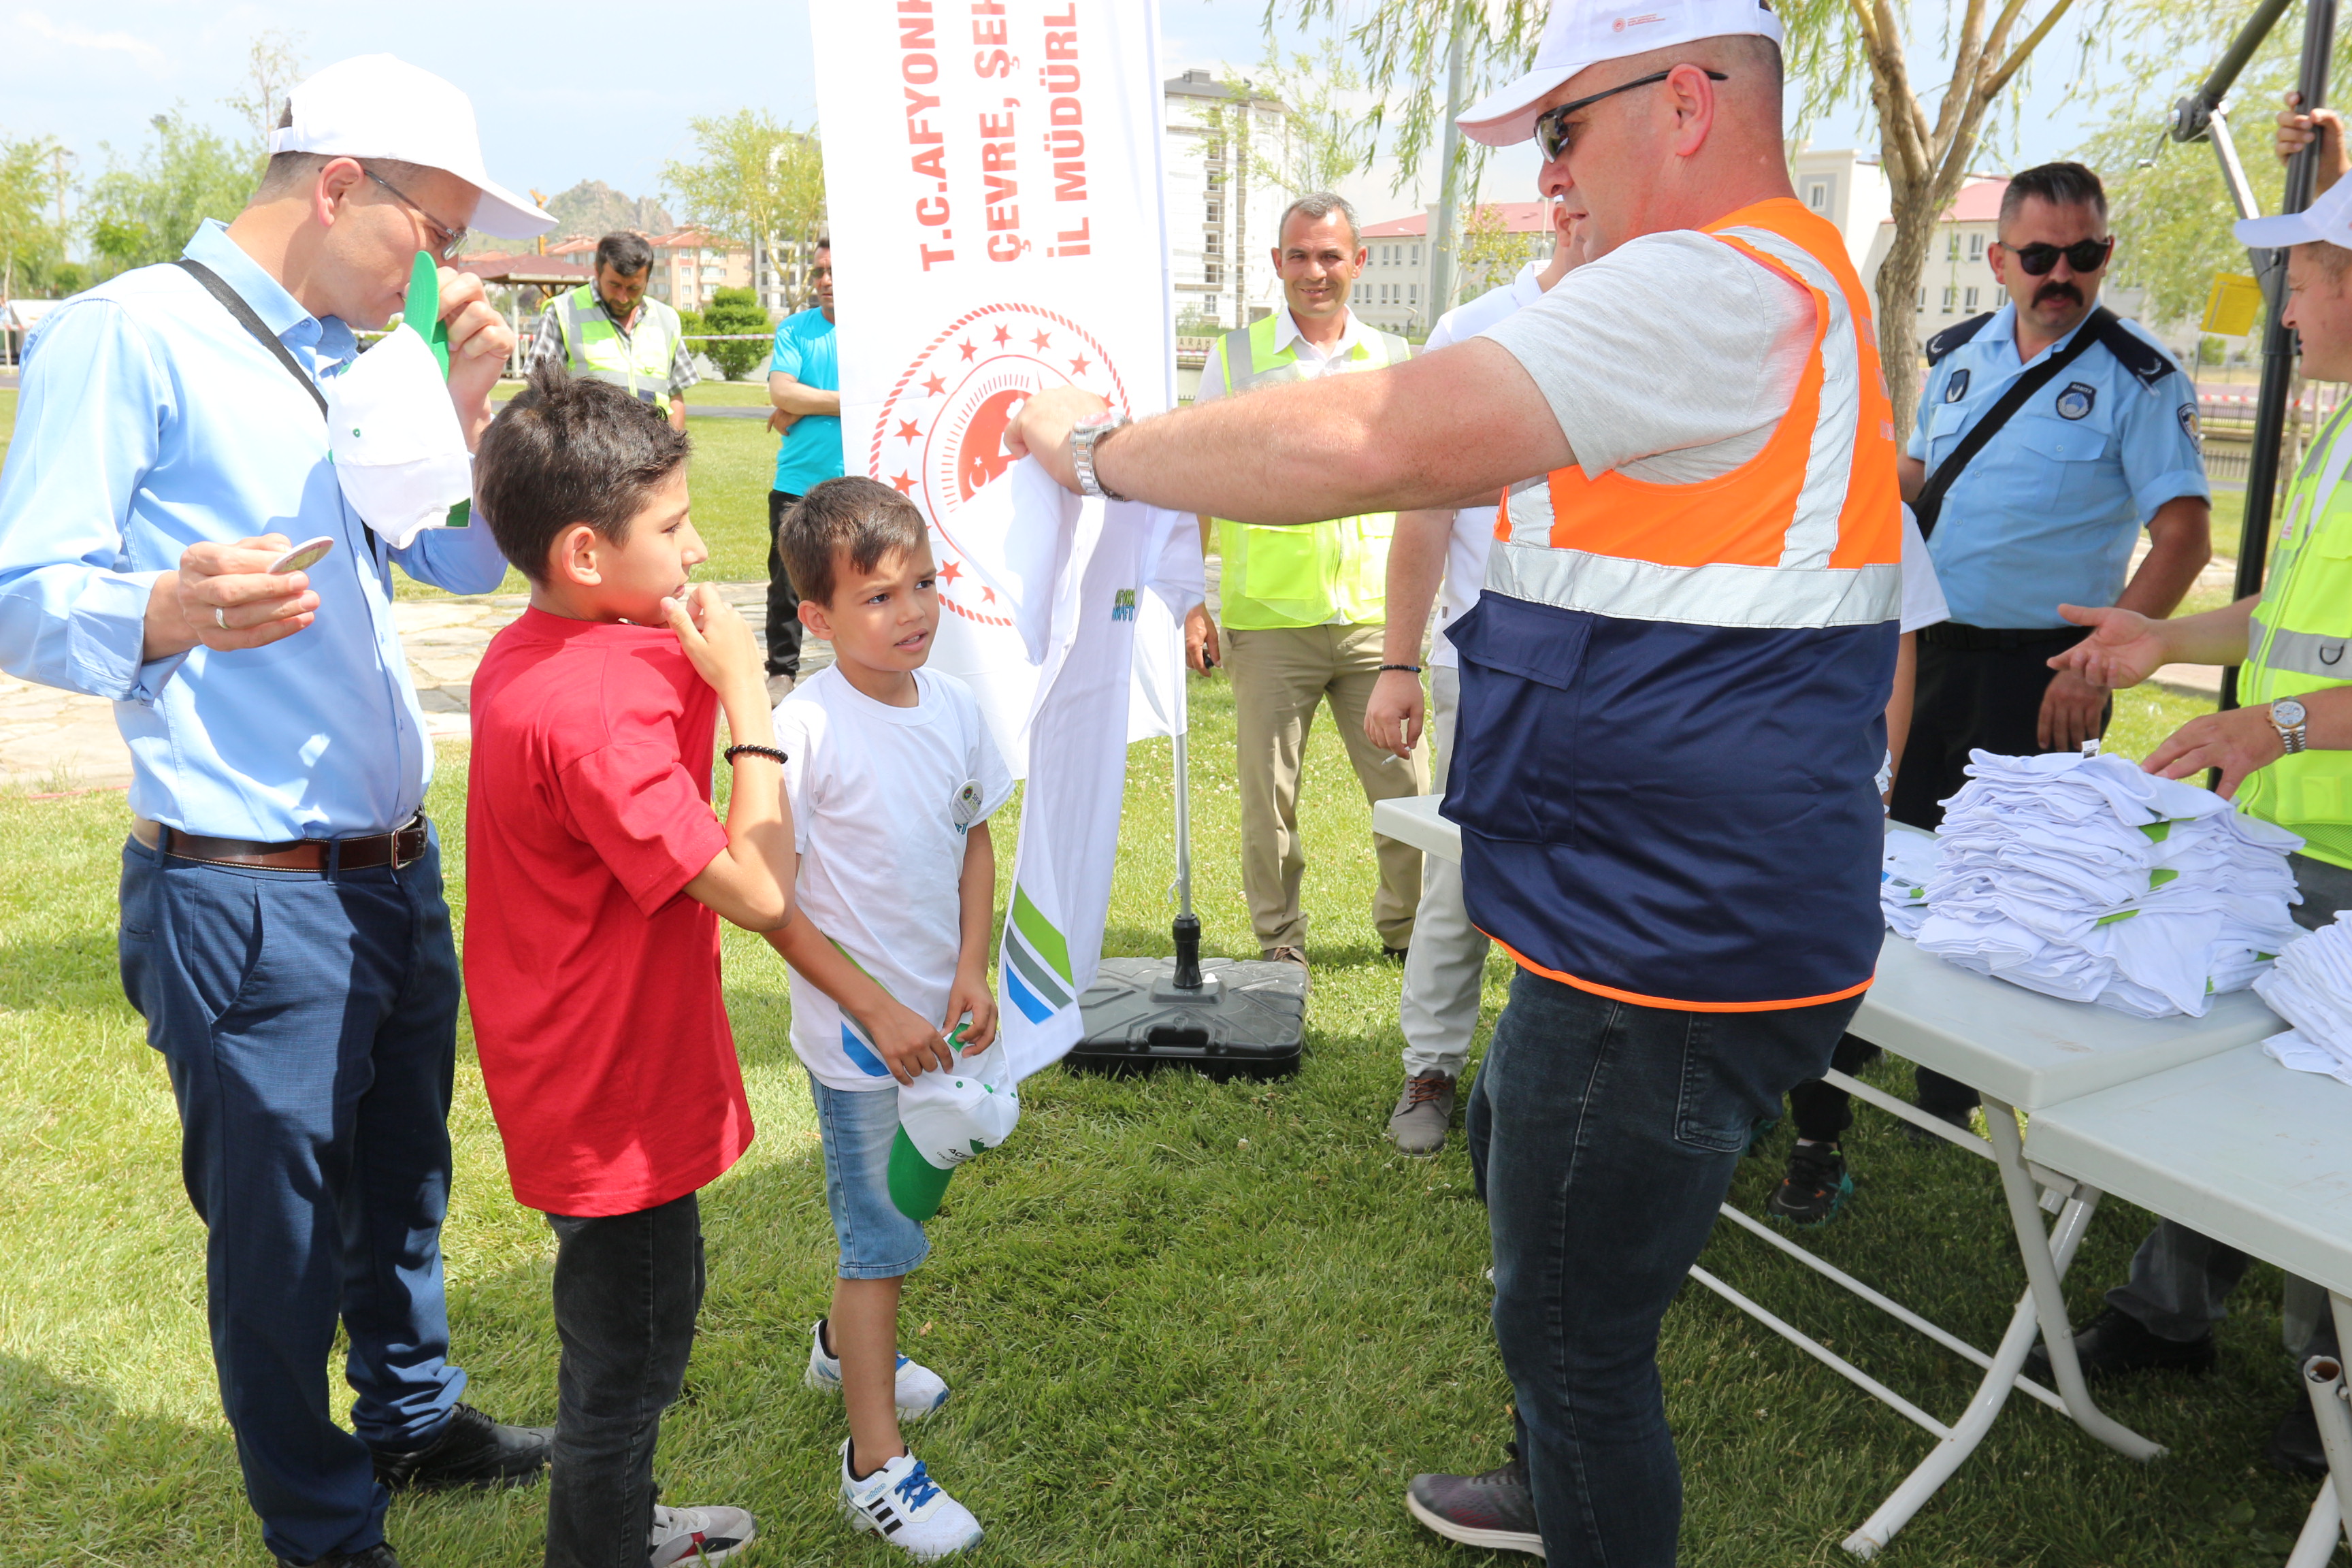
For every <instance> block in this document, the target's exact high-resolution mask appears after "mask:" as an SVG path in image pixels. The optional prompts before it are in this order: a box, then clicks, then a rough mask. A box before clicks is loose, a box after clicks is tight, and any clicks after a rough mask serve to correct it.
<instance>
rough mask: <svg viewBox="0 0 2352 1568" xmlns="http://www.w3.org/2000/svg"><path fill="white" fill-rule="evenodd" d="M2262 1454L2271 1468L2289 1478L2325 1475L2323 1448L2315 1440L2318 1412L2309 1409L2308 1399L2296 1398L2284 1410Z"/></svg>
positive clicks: (2325, 1454)
mask: <svg viewBox="0 0 2352 1568" xmlns="http://www.w3.org/2000/svg"><path fill="white" fill-rule="evenodd" d="M2263 1456H2264V1457H2265V1458H2268V1459H2269V1460H2270V1462H2271V1463H2272V1464H2273V1466H2275V1467H2276V1468H2279V1469H2282V1470H2284V1471H2285V1472H2286V1473H2287V1474H2288V1475H2291V1476H2315V1477H2316V1476H2324V1475H2326V1473H2327V1448H2326V1445H2325V1444H2323V1443H2321V1442H2320V1440H2319V1412H2317V1411H2315V1410H2314V1409H2313V1408H2312V1407H2311V1400H2310V1399H2309V1397H2307V1396H2305V1397H2300V1398H2298V1399H2296V1400H2295V1402H2294V1405H2291V1406H2289V1407H2288V1410H2287V1413H2286V1415H2284V1417H2282V1418H2281V1419H2280V1421H2279V1424H2278V1426H2275V1427H2273V1429H2272V1431H2271V1440H2270V1446H2269V1447H2266V1448H2264V1449H2263Z"/></svg>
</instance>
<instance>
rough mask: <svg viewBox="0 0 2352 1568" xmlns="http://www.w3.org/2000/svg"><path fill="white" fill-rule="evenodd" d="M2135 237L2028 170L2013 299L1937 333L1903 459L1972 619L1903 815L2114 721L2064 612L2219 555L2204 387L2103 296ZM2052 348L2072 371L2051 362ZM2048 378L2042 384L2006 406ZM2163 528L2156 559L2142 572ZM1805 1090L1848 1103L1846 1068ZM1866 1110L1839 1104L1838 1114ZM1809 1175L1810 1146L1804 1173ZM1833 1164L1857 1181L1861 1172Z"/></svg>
mask: <svg viewBox="0 0 2352 1568" xmlns="http://www.w3.org/2000/svg"><path fill="white" fill-rule="evenodd" d="M2114 253H2115V240H2114V237H2113V236H2111V235H2110V234H2109V232H2108V229H2107V199H2106V192H2105V190H2104V189H2103V188H2102V186H2101V185H2100V184H2099V176H2098V175H2097V174H2095V173H2093V172H2092V171H2091V170H2089V169H2087V168H2084V166H2083V165H2082V164H2080V163H2044V164H2042V165H2041V166H2040V167H2038V168H2032V169H2028V170H2026V171H2025V172H2024V173H2022V174H2018V175H2017V176H2016V177H2014V178H2013V179H2011V181H2010V183H2009V188H2008V190H2007V191H2006V192H2005V193H2004V194H2003V195H2002V196H2001V203H2000V237H1999V240H1998V242H1997V243H1995V244H1994V245H1993V246H1992V247H1990V249H1989V251H1988V253H1987V254H1988V257H1989V258H1990V261H1991V263H1992V268H1993V276H1994V277H1995V278H1996V279H1999V280H2000V284H2001V286H2002V288H2003V289H2006V290H2007V291H2008V293H2009V300H2010V302H2009V303H2008V304H2006V305H2003V306H2002V307H2001V308H2000V310H1995V311H1993V312H1991V313H1990V314H1989V315H1983V316H1978V317H1976V318H1974V319H1973V320H1970V321H1962V322H1960V323H1959V324H1958V326H1955V327H1950V328H1948V329H1947V330H1945V331H1941V332H1939V333H1937V335H1936V336H1935V337H1933V338H1931V339H1929V340H1928V342H1927V360H1928V365H1929V369H1928V373H1927V384H1926V386H1924V387H1923V388H1922V389H1921V391H1920V395H1919V413H1918V422H1917V426H1916V428H1915V430H1914V431H1913V433H1912V437H1911V440H1910V443H1909V447H1908V449H1907V451H1906V455H1905V456H1904V458H1902V459H1901V465H1900V466H1901V470H1902V477H1903V496H1904V499H1905V500H1908V501H1910V502H1911V503H1912V504H1913V505H1914V507H1915V508H1916V509H1917V510H1918V511H1919V514H1920V517H1919V521H1920V524H1921V527H1922V529H1923V530H1925V531H1927V550H1928V553H1929V555H1930V556H1931V557H1932V558H1933V560H1934V561H1935V563H1936V577H1937V581H1938V582H1939V583H1940V584H1942V585H1943V590H1944V597H1945V599H1946V600H1947V601H1948V603H1949V604H1950V605H1951V613H1952V618H1951V619H1950V620H1949V621H1948V622H1946V623H1944V624H1943V625H1941V626H1928V627H1926V628H1923V629H1922V630H1921V631H1920V633H1919V651H1918V659H1919V662H1918V684H1917V689H1916V696H1915V698H1914V701H1913V707H1912V710H1911V732H1910V738H1909V740H1908V742H1906V744H1905V747H1904V751H1903V756H1902V759H1901V765H1900V768H1899V770H1898V772H1897V773H1895V794H1894V797H1893V801H1892V803H1891V805H1890V807H1889V809H1890V812H1891V814H1892V815H1893V816H1894V817H1895V820H1896V821H1898V822H1907V823H1910V824H1911V825H1912V826H1916V827H1925V828H1929V829H1932V828H1934V827H1935V826H1937V824H1938V823H1940V822H1941V821H1943V819H1944V808H1943V806H1942V805H1941V804H1940V803H1941V802H1943V801H1944V800H1946V799H1948V798H1949V797H1950V796H1951V795H1953V794H1954V793H1955V792H1956V791H1958V789H1959V787H1960V785H1961V784H1964V783H1966V782H1967V775H1966V773H1964V772H1963V770H1964V769H1965V768H1966V767H1967V766H1968V761H1969V751H1970V750H1971V749H1974V748H1979V747H1981V748H1982V749H1984V750H1986V751H1989V752H2000V753H2003V754H2006V755H2012V756H2014V755H2021V754H2026V753H2031V752H2059V751H2074V750H2076V749H2077V748H2079V747H2080V746H2081V745H2082V743H2083V742H2084V741H2087V740H2090V739H2092V738H2093V737H2095V736H2097V735H2100V734H2102V733H2104V732H2105V729H2106V721H2107V714H2108V711H2109V708H2110V703H2109V700H2108V697H2107V693H2106V692H2105V691H2104V690H2102V689H2099V688H2096V687H2094V686H2092V685H2090V684H2089V683H2088V682H2087V681H2084V679H2082V678H2081V677H2080V676H2077V675H2074V674H2072V673H2068V674H2063V675H2056V676H2053V674H2052V672H2051V669H2050V667H2049V665H2048V663H2047V661H2048V660H2049V659H2050V658H2051V657H2052V656H2053V655H2055V654H2057V653H2059V652H2061V651H2062V650H2063V649H2064V648H2065V647H2068V646H2070V645H2071V644H2073V643H2075V642H2078V641H2080V640H2081V639H2082V637H2084V635H2085V634H2084V628H2083V627H2080V626H2073V625H2070V624H2069V623H2068V622H2067V621H2066V619H2065V618H2064V617H2063V616H2060V615H2059V614H2058V606H2059V605H2061V604H2072V605H2123V606H2125V607H2126V608H2128V609H2134V610H2137V611H2139V612H2140V613H2141V614H2142V615H2145V616H2154V617H2157V618H2159V619H2160V618H2162V617H2164V616H2169V615H2170V614H2171V613H2172V611H2173V608H2174V606H2175V605H2179V603H2180V600H2181V597H2182V595H2185V594H2187V593H2188V592H2189V588H2190V586H2191V585H2192V584H2195V582H2196V581H2197V574H2198V572H2199V571H2200V569H2202V568H2203V566H2204V565H2205V563H2206V562H2207V561H2208V560H2210V558H2211V555H2212V534H2211V524H2212V515H2211V508H2210V504H2209V497H2210V494H2211V492H2210V489H2208V488H2207V486H2206V483H2205V465H2204V459H2203V458H2202V457H2201V456H2200V452H2199V450H2198V439H2197V387H2196V384H2195V383H2194V382H2192V381H2191V380H2190V379H2189V376H2188V375H2187V374H2183V372H2182V371H2181V370H2180V368H2179V365H2177V364H2175V363H2173V359H2172V356H2171V354H2170V353H2168V352H2167V351H2166V350H2165V349H2164V348H2163V346H2162V345H2160V344H2159V343H2158V342H2156V340H2155V339H2154V338H2153V337H2151V336H2150V335H2149V334H2148V333H2147V331H2145V330H2144V329H2143V328H2141V327H2140V326H2139V325H2138V324H2137V322H2133V321H2125V320H2122V319H2120V318H2118V317H2116V316H2115V315H2113V314H2112V313H2110V312H2107V311H2105V310H2101V309H2099V305H2098V300H2099V285H2100V283H2101V282H2102V281H2103V280H2104V279H2105V276H2106V269H2107V264H2108V262H2109V261H2110V260H2111V259H2112V258H2113V256H2114ZM2078 340H2084V341H2082V342H2079V343H2078ZM2053 360H2056V361H2059V362H2060V363H2059V366H2058V368H2057V370H2056V372H2055V373H2054V374H2049V375H2047V377H2046V378H2041V377H2039V375H2038V373H2040V372H2042V370H2043V368H2044V367H2046V366H2048V365H2049V364H2050V363H2052V362H2053ZM2028 377H2036V378H2037V379H2040V380H2041V384H2040V385H2038V386H2036V387H2034V388H2033V390H2032V392H2031V394H2030V395H2027V396H2026V397H2024V398H2023V399H2022V400H2021V401H2020V402H2018V403H2016V404H2015V405H2014V407H2013V408H2011V409H2007V410H2004V409H2003V408H2002V405H2003V403H2004V401H2005V400H2006V399H2007V398H2008V396H2009V394H2010V393H2011V390H2012V389H2013V388H2015V387H2016V386H2017V385H2018V384H2020V383H2021V381H2022V380H2024V379H2026V378H2028ZM2000 413H2006V418H2005V419H2004V420H2002V422H2001V423H2000V425H1999V426H1998V428H1997V429H1995V430H1994V431H1993V432H1992V433H1991V434H1990V436H1988V437H1986V438H1985V439H1984V440H1983V441H1982V443H1981V445H1980V446H1978V447H1977V449H1976V450H1974V451H1973V452H1970V451H1969V450H1967V448H1968V447H1970V446H1971V445H1974V444H1973V443H1971V442H1970V441H1969V437H1970V435H1971V433H1972V432H1974V431H1976V430H1978V429H1979V427H1980V426H1985V425H1987V424H1989V423H1990V421H1991V419H1992V416H1995V415H1996V414H2000ZM2143 527H2145V528H2146V529H2147V533H2148V553H2147V558H2146V559H2144V560H2143V561H2142V562H2141V563H2140V564H2139V568H2138V570H2137V571H2133V570H2132V569H2131V555H2132V546H2133V544H2134V543H2135V542H2137V538H2138V534H2139V531H2140V529H2141V528H2143ZM1856 1047H1860V1049H1859V1050H1857V1049H1856ZM1874 1054H1875V1053H1874V1052H1871V1051H1869V1050H1868V1047H1864V1046H1863V1044H1862V1042H1861V1041H1859V1040H1856V1039H1853V1038H1852V1037H1849V1038H1848V1039H1847V1041H1845V1042H1844V1043H1843V1045H1842V1046H1841V1047H1840V1054H1839V1058H1838V1060H1837V1063H1836V1065H1837V1066H1838V1067H1840V1068H1843V1070H1845V1071H1848V1072H1851V1071H1853V1066H1852V1065H1849V1064H1850V1063H1853V1062H1856V1061H1857V1060H1858V1059H1866V1058H1867V1056H1868V1055H1874ZM1801 1092H1802V1093H1804V1094H1807V1095H1815V1096H1824V1095H1825V1096H1828V1097H1832V1098H1834V1099H1836V1100H1843V1098H1844V1097H1843V1094H1842V1093H1841V1092H1840V1091H1838V1090H1835V1089H1830V1088H1829V1086H1827V1085H1825V1084H1809V1085H1806V1086H1805V1087H1804V1089H1803V1090H1802V1091H1801ZM1796 1098H1797V1097H1796V1096H1791V1100H1792V1102H1793V1101H1794V1100H1796ZM1919 1104H1920V1107H1921V1109H1923V1110H1928V1111H1931V1112H1933V1113H1935V1114H1936V1115H1938V1116H1941V1117H1943V1118H1944V1119H1945V1120H1946V1121H1950V1122H1953V1123H1955V1124H1956V1125H1960V1126H1965V1125H1967V1122H1968V1119H1969V1112H1970V1111H1972V1110H1974V1109H1975V1108H1976V1104H1977V1095H1976V1091H1975V1090H1974V1089H1969V1087H1968V1086H1967V1085H1965V1084H1962V1083H1959V1082H1958V1081H1957V1080H1955V1079H1948V1078H1945V1077H1944V1076H1942V1075H1941V1074H1939V1073H1931V1072H1929V1071H1928V1070H1927V1068H1920V1069H1919ZM1851 1114H1852V1113H1851V1111H1850V1110H1846V1109H1845V1108H1844V1107H1843V1106H1839V1107H1837V1108H1836V1113H1835V1115H1834V1124H1835V1125H1837V1126H1838V1127H1839V1128H1840V1129H1841V1130H1842V1129H1843V1126H1844V1125H1845V1124H1846V1123H1847V1122H1849V1121H1851ZM1800 1121H1801V1125H1800V1128H1799V1131H1800V1135H1801V1136H1803V1135H1804V1134H1805V1133H1806V1132H1807V1131H1808V1128H1807V1127H1806V1126H1805V1125H1804V1119H1803V1118H1801V1119H1800ZM1813 1135H1814V1136H1816V1137H1818V1136H1819V1135H1820V1134H1819V1131H1815V1132H1814V1134H1813ZM1921 1136H1923V1137H1924V1136H1926V1135H1925V1134H1924V1133H1923V1134H1921ZM1834 1148H1835V1145H1834V1143H1832V1144H1830V1145H1829V1149H1830V1150H1831V1151H1833V1150H1834ZM1795 1171H1796V1163H1795V1162H1794V1161H1792V1162H1791V1173H1792V1176H1791V1180H1792V1181H1793V1180H1794V1179H1795V1175H1794V1173H1795ZM1834 1175H1835V1177H1836V1179H1838V1180H1843V1170H1842V1168H1841V1169H1840V1170H1838V1171H1837V1172H1836V1173H1834ZM1840 1195H1842V1194H1835V1193H1832V1192H1828V1191H1824V1192H1822V1193H1821V1194H1797V1193H1790V1194H1784V1196H1785V1197H1786V1199H1787V1200H1788V1202H1789V1203H1790V1205H1795V1208H1796V1209H1797V1211H1799V1212H1801V1211H1802V1210H1803V1209H1804V1208H1805V1206H1806V1205H1808V1204H1809V1203H1810V1204H1811V1207H1812V1208H1813V1209H1815V1210H1817V1211H1818V1215H1817V1216H1816V1215H1807V1216H1806V1217H1809V1218H1814V1219H1815V1222H1816V1223H1818V1219H1820V1218H1826V1217H1828V1215H1829V1214H1831V1213H1833V1212H1834V1209H1835V1200H1836V1198H1837V1197H1838V1196H1840Z"/></svg>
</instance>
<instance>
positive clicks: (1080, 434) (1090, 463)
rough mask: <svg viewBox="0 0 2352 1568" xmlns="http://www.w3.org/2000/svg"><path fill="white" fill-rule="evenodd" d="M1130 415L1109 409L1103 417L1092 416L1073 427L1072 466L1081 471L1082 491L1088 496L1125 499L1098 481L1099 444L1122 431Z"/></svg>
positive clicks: (1103, 413)
mask: <svg viewBox="0 0 2352 1568" xmlns="http://www.w3.org/2000/svg"><path fill="white" fill-rule="evenodd" d="M1127 423H1128V418H1127V416H1126V415H1125V414H1124V413H1122V412H1120V411H1119V410H1118V409H1116V408H1106V409H1104V410H1103V411H1102V412H1101V413H1099V414H1089V415H1087V416H1086V417H1085V418H1084V419H1081V420H1079V421H1078V422H1077V423H1076V425H1073V426H1070V465H1071V466H1072V467H1073V468H1076V469H1077V471H1078V489H1079V490H1080V491H1081V492H1082V493H1084V494H1087V495H1090V496H1100V497H1102V499H1103V500H1126V499H1127V498H1126V497H1125V496H1123V495H1117V494H1114V493H1113V492H1111V491H1109V490H1107V489H1104V488H1103V484H1102V481H1101V480H1100V479H1096V478H1095V443H1096V442H1097V441H1099V440H1101V439H1102V438H1103V437H1106V436H1108V435H1109V434H1110V433H1111V432H1112V431H1114V430H1118V429H1122V428H1124V427H1125V426H1126V425H1127Z"/></svg>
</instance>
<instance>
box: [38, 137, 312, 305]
mask: <svg viewBox="0 0 2352 1568" xmlns="http://www.w3.org/2000/svg"><path fill="white" fill-rule="evenodd" d="M150 123H151V124H152V125H153V127H154V131H155V135H154V139H153V140H152V142H150V143H149V144H148V146H147V147H146V149H145V150H144V151H143V152H142V153H141V154H140V158H139V162H138V163H133V164H128V165H126V164H124V163H121V162H120V161H119V160H118V159H117V158H116V156H115V153H114V149H113V148H112V147H110V146H109V145H108V144H107V143H105V142H100V143H99V145H100V147H101V148H103V149H104V150H105V152H106V153H107V163H108V167H107V171H106V173H105V174H100V176H99V177H98V178H97V180H95V181H94V182H92V183H91V185H90V188H89V201H88V202H87V203H86V204H85V205H84V208H83V211H84V214H85V216H86V219H87V221H88V224H89V244H90V249H91V251H92V253H93V256H94V258H95V259H96V261H97V263H98V267H99V269H100V275H101V276H102V277H108V278H110V277H112V276H113V275H114V274H116V273H118V272H125V271H128V270H130V269H131V268H133V267H147V266H152V265H153V264H154V263H156V262H159V261H170V260H172V259H173V258H176V257H177V256H178V255H179V254H180V252H181V251H182V250H183V249H184V248H185V247H186V246H187V243H188V240H189V237H191V236H193V235H194V233H195V232H196V229H197V227H198V226H200V225H201V224H202V223H203V222H204V220H205V218H208V217H210V218H218V219H220V220H221V221H222V222H223V223H226V222H227V221H228V220H229V219H231V218H233V217H235V216H236V215H237V214H238V213H241V212H243V211H244V210H245V203H246V198H247V196H249V195H252V194H253V188H254V186H255V185H256V184H259V183H260V179H261V170H262V165H263V164H264V163H266V162H267V161H268V160H267V158H266V157H265V156H263V155H262V154H261V153H257V152H255V151H253V150H252V149H250V148H241V147H238V146H237V145H236V144H235V143H233V142H230V141H229V139H228V138H226V137H225V136H223V135H221V134H220V133H219V132H215V131H213V130H210V129H208V128H206V127H205V126H201V125H195V124H192V123H190V122H189V121H187V120H186V119H185V118H184V116H183V115H182V114H181V113H180V112H179V111H177V110H174V111H173V112H172V113H169V114H159V115H157V116H155V118H154V119H153V120H152V121H150Z"/></svg>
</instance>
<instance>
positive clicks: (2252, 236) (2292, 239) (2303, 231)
mask: <svg viewBox="0 0 2352 1568" xmlns="http://www.w3.org/2000/svg"><path fill="white" fill-rule="evenodd" d="M2230 232H2231V234H2232V235H2234V236H2236V237H2237V240H2238V243H2239V244H2241V245H2243V246H2247V247H2252V248H2253V249H2256V250H2272V249H2276V250H2284V248H2286V247H2288V246H2290V245H2309V244H2311V243H2312V242H2313V241H2315V240H2324V241H2326V243H2327V244H2329V245H2339V246H2342V247H2344V248H2345V249H2347V250H2352V180H2338V181H2336V184H2333V185H2330V186H2329V187H2328V188H2327V192H2326V195H2322V196H2321V197H2320V198H2319V199H2318V200H2317V201H2315V202H2313V203H2312V204H2311V205H2309V206H2307V207H2305V208H2304V209H2303V210H2302V211H2301V212H2299V213H2281V214H2280V215H2279V216H2276V217H2249V218H2240V219H2239V220H2238V222H2237V223H2236V224H2235V225H2234V226H2231V230H2230Z"/></svg>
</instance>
